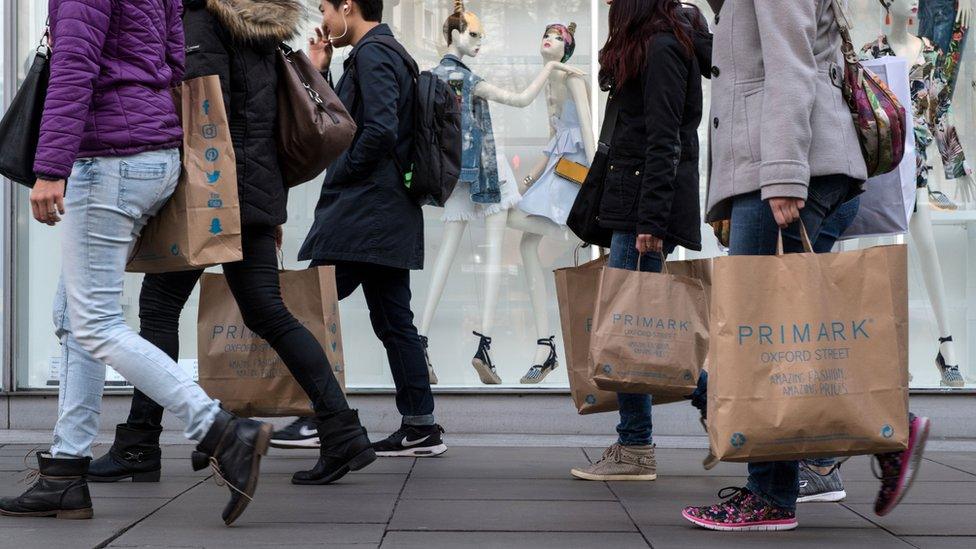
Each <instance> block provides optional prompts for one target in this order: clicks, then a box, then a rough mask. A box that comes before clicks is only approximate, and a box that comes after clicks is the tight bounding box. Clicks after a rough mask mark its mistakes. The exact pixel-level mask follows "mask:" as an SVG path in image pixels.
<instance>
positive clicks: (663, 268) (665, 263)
mask: <svg viewBox="0 0 976 549" xmlns="http://www.w3.org/2000/svg"><path fill="white" fill-rule="evenodd" d="M657 253H658V255H660V256H661V274H670V273H668V256H667V255H666V254H665V253H664V252H663V251H660V252H657ZM642 259H644V254H640V255H639V256H637V270H638V271H640V270H641V260H642Z"/></svg>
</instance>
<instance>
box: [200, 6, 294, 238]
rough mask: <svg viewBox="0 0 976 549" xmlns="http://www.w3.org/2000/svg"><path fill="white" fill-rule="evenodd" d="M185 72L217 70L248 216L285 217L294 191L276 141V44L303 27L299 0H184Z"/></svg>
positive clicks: (247, 221)
mask: <svg viewBox="0 0 976 549" xmlns="http://www.w3.org/2000/svg"><path fill="white" fill-rule="evenodd" d="M183 7H184V13H183V28H184V32H185V33H186V78H195V77H198V76H204V75H210V74H216V75H218V76H219V77H220V86H221V88H222V89H223V92H224V94H223V95H224V106H225V108H226V110H227V119H228V122H229V124H230V136H231V141H232V142H233V144H234V154H235V155H236V156H237V189H238V194H239V195H240V201H241V222H242V223H243V224H244V225H248V226H275V225H281V224H282V223H284V222H285V220H286V219H287V217H288V212H287V206H288V191H287V190H286V188H285V186H284V184H283V182H282V177H281V170H280V169H279V167H278V152H277V145H276V142H275V124H276V119H277V111H278V103H277V95H276V94H277V91H276V90H277V86H278V75H277V72H276V56H275V49H276V48H277V46H278V44H279V43H281V42H282V41H284V40H286V39H288V38H290V37H292V36H294V35H295V33H296V32H297V31H298V26H299V23H300V21H301V14H302V10H303V7H302V5H301V4H300V3H299V2H298V1H297V0H184V2H183Z"/></svg>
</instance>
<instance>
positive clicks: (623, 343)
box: [589, 256, 708, 398]
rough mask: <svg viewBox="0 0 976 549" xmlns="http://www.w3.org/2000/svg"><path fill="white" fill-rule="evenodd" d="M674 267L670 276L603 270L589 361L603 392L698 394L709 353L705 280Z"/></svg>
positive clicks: (659, 395) (595, 379) (681, 395)
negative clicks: (684, 273)
mask: <svg viewBox="0 0 976 549" xmlns="http://www.w3.org/2000/svg"><path fill="white" fill-rule="evenodd" d="M643 260H644V261H648V259H647V257H646V256H645V258H644V259H643ZM707 263H708V262H707V260H705V261H702V262H701V265H702V267H703V268H707ZM667 265H670V264H669V263H665V267H664V272H662V273H651V272H639V271H628V270H624V269H613V268H610V267H606V268H604V269H603V270H602V272H601V274H600V290H599V293H598V295H597V300H596V312H595V313H594V317H593V334H592V336H591V340H590V356H589V359H590V360H589V365H590V368H591V370H590V372H591V378H592V380H593V382H594V383H595V384H596V386H597V387H599V388H600V389H603V390H605V391H616V392H621V393H645V394H650V395H655V396H657V397H662V398H663V397H688V396H690V395H691V394H692V393H693V392H694V391H695V388H696V387H697V384H698V376H699V375H700V374H701V370H702V368H703V367H704V364H705V358H706V356H707V355H708V297H707V295H708V294H707V289H706V284H705V280H704V278H705V274H704V273H703V274H701V275H699V276H685V275H683V274H682V275H679V274H676V273H670V272H669V268H668V267H667ZM686 267H689V268H690V265H686ZM689 274H690V273H689Z"/></svg>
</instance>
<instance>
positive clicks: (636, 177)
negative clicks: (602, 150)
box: [600, 157, 644, 221]
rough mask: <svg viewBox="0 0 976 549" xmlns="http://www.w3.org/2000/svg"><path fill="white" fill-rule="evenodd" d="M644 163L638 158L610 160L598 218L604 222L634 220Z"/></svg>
mask: <svg viewBox="0 0 976 549" xmlns="http://www.w3.org/2000/svg"><path fill="white" fill-rule="evenodd" d="M643 169H644V161H643V160H641V159H638V158H627V157H623V158H622V157H616V158H611V159H610V162H609V164H608V165H607V178H606V182H605V183H604V189H603V202H602V203H601V205H600V217H602V218H604V219H605V220H608V221H609V220H614V221H622V220H623V221H629V220H636V207H637V195H638V193H639V192H640V186H641V178H642V177H643V174H642V170H643Z"/></svg>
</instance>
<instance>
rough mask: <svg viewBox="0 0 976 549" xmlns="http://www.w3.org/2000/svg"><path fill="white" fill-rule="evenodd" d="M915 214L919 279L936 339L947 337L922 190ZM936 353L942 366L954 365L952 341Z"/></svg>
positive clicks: (935, 253)
mask: <svg viewBox="0 0 976 549" xmlns="http://www.w3.org/2000/svg"><path fill="white" fill-rule="evenodd" d="M915 200H916V204H917V205H918V211H916V212H915V215H914V216H912V221H911V225H910V231H911V233H910V234H911V236H912V240H913V241H914V243H915V248H916V250H918V256H919V261H920V263H921V267H922V278H923V279H924V281H925V288H926V290H927V291H928V294H929V301H930V303H931V304H932V311H933V313H934V314H935V319H936V322H937V324H938V326H939V337H940V338H946V337H949V336H950V335H951V329H950V327H949V311H948V310H947V308H946V294H945V282H944V281H943V278H942V264H941V263H939V253H938V250H937V249H936V247H935V236H934V233H933V230H932V217H931V213H930V210H929V197H928V193H926V192H925V190H924V189H921V190H920V191H919V192H918V193H917V195H916V199H915ZM939 349H940V351H941V352H942V356H943V357H944V358H945V363H946V364H949V365H956V364H958V362H956V358H957V357H956V352H955V346H954V345H953V342H951V341H947V342H945V343H942V344H941V345H940V348H939Z"/></svg>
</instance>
